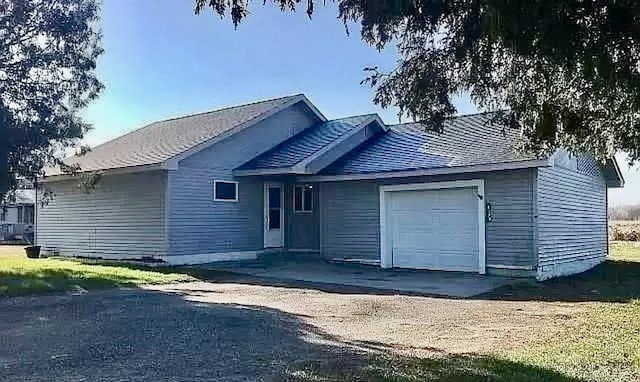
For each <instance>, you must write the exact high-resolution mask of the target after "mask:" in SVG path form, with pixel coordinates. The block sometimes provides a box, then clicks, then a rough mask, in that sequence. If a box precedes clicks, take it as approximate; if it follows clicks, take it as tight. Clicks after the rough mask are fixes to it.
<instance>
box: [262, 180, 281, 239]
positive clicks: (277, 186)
mask: <svg viewBox="0 0 640 382" xmlns="http://www.w3.org/2000/svg"><path fill="white" fill-rule="evenodd" d="M283 201H284V198H283V186H282V183H265V185H264V247H265V248H279V247H283V246H284V208H283V207H284V206H283Z"/></svg>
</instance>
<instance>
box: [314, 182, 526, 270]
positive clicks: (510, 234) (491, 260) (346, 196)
mask: <svg viewBox="0 0 640 382" xmlns="http://www.w3.org/2000/svg"><path fill="white" fill-rule="evenodd" d="M478 178H480V179H484V180H485V196H486V200H487V202H489V203H491V204H492V207H493V215H494V219H493V221H492V222H487V223H486V230H487V231H486V254H487V266H488V267H491V266H492V265H493V266H512V267H524V268H532V267H534V266H535V264H536V259H535V256H534V251H533V200H534V196H533V184H534V170H532V169H526V170H514V171H503V172H495V173H482V174H464V175H457V176H433V177H415V178H402V179H388V180H385V181H349V182H326V183H322V184H321V185H320V208H321V218H320V219H321V244H320V245H321V251H322V255H323V256H325V257H329V258H348V259H363V260H375V261H377V260H379V258H380V246H379V243H380V227H379V225H380V212H379V208H380V207H379V205H380V204H379V203H380V201H379V198H380V196H379V189H378V187H379V186H380V185H382V184H399V183H425V182H439V181H451V180H464V179H478Z"/></svg>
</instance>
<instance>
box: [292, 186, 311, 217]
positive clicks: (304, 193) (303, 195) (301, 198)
mask: <svg viewBox="0 0 640 382" xmlns="http://www.w3.org/2000/svg"><path fill="white" fill-rule="evenodd" d="M293 209H294V211H295V212H312V211H313V186H312V185H309V184H305V185H300V186H296V187H295V189H294V190H293Z"/></svg>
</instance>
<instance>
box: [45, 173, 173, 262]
mask: <svg viewBox="0 0 640 382" xmlns="http://www.w3.org/2000/svg"><path fill="white" fill-rule="evenodd" d="M165 182H166V173H164V172H162V171H155V172H141V173H136V174H127V175H109V176H104V177H103V178H102V179H101V180H100V182H99V183H98V185H97V187H96V188H95V189H94V190H92V191H91V193H89V194H87V193H83V192H82V191H80V190H79V189H78V188H77V180H68V181H61V182H54V183H48V184H46V187H48V188H49V189H50V190H51V191H53V192H54V194H55V196H54V197H53V199H52V200H51V202H50V203H49V204H47V205H46V206H44V207H40V206H38V225H37V230H38V233H37V240H38V244H39V245H42V246H43V247H45V248H50V249H57V250H59V251H60V254H61V255H64V256H89V257H103V258H140V257H143V256H161V255H164V254H165V252H166V251H165V248H166V247H165V245H166V242H165V235H164V229H165V225H164V192H165Z"/></svg>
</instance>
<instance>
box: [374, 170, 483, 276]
mask: <svg viewBox="0 0 640 382" xmlns="http://www.w3.org/2000/svg"><path fill="white" fill-rule="evenodd" d="M474 187H475V188H476V190H477V193H478V249H479V253H478V273H479V274H482V275H483V274H485V273H486V242H485V200H484V179H471V180H456V181H452V182H431V183H409V184H394V185H389V186H380V266H381V267H382V268H391V267H393V254H392V251H391V250H390V248H389V245H390V244H391V240H390V238H389V235H390V234H391V229H389V227H388V224H387V215H388V208H387V202H386V199H387V195H388V193H390V192H397V191H421V190H443V189H451V188H474Z"/></svg>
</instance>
